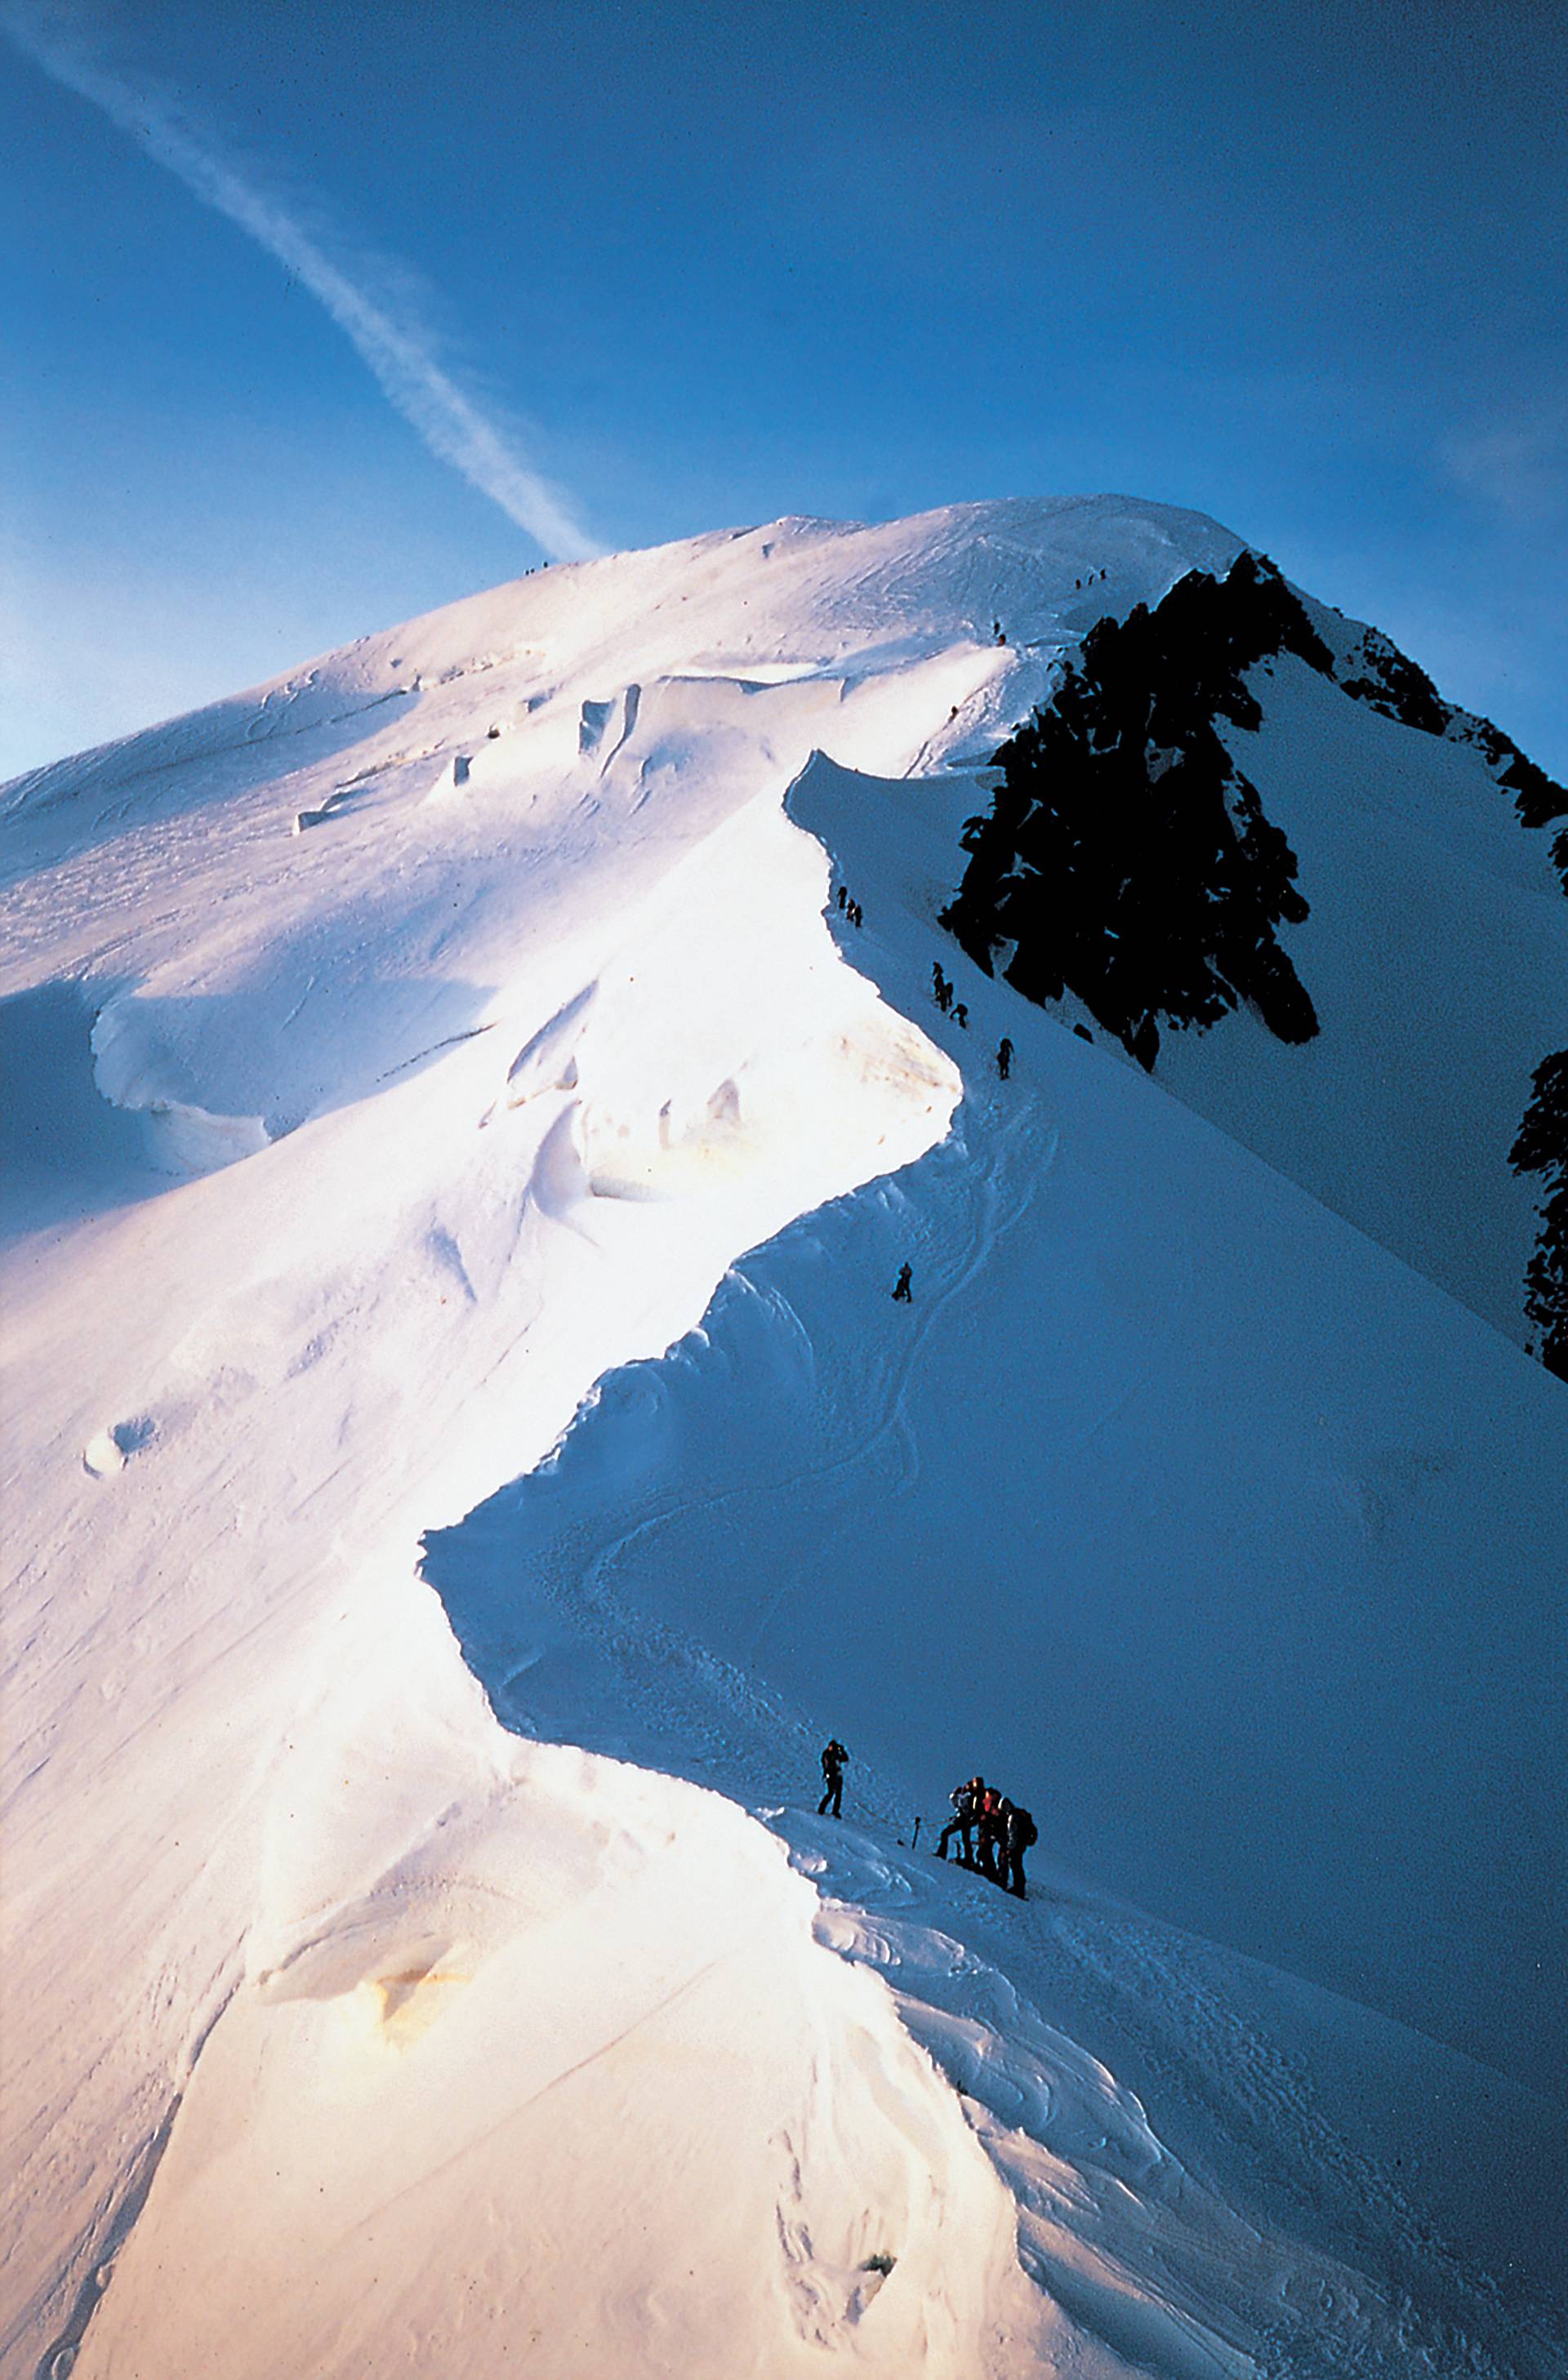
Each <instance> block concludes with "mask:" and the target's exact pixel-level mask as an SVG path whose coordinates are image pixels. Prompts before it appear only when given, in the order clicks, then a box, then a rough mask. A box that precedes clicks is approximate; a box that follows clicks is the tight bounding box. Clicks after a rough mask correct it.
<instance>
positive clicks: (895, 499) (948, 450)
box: [0, 0, 1568, 775]
mask: <svg viewBox="0 0 1568 2380" xmlns="http://www.w3.org/2000/svg"><path fill="white" fill-rule="evenodd" d="M24 11H25V13H24ZM7 22H9V23H10V24H11V25H12V26H13V27H20V29H21V30H22V33H23V36H24V38H25V39H26V40H27V41H28V42H31V43H33V44H34V45H36V42H37V39H38V30H37V29H38V27H39V25H40V24H41V23H43V26H44V35H43V38H44V39H45V40H46V41H48V42H54V43H55V45H56V46H58V44H59V43H60V42H67V43H68V44H70V45H72V46H73V49H74V53H75V55H77V56H78V57H79V58H80V57H86V58H87V59H88V61H89V63H90V67H91V71H92V72H94V73H100V74H107V75H108V76H109V77H110V78H112V79H113V83H114V87H115V90H116V91H119V92H120V93H121V95H122V97H124V98H125V99H126V108H125V109H124V110H122V115H123V118H124V120H123V121H122V122H121V123H116V122H115V121H112V120H111V116H110V115H109V114H106V113H105V112H104V110H103V107H102V106H100V105H96V104H94V103H92V101H91V99H89V98H85V97H83V96H82V95H81V94H80V92H79V91H75V90H70V89H67V88H65V87H63V86H62V84H61V83H60V82H59V81H58V80H57V79H51V78H50V77H49V76H48V75H46V74H45V73H44V72H43V71H41V70H40V67H39V66H38V64H37V63H36V62H35V59H34V58H33V57H32V56H30V55H24V54H23V52H22V51H21V50H18V47H17V46H16V45H15V42H0V155H4V157H5V159H6V164H5V166H4V168H3V179H4V188H3V197H0V204H3V207H4V219H3V222H0V320H3V321H4V322H5V324H6V363H7V370H6V373H5V375H4V386H3V389H0V473H3V483H4V487H5V492H6V494H5V507H4V516H3V517H0V644H3V647H4V652H3V654H0V774H8V773H10V772H11V771H15V770H18V769H20V768H23V767H25V766H28V765H30V763H32V762H33V761H36V760H40V759H47V758H50V757H53V756H55V755H56V754H59V753H62V752H65V751H67V750H70V749H73V748H75V747H79V746H81V745H83V744H86V743H89V742H91V741H94V740H97V739H100V738H103V737H104V736H107V735H114V734H116V733H119V732H122V731H124V730H126V729H128V728H132V727H135V726H137V725H140V724H143V723H145V722H148V721H149V720H151V719H153V718H156V717H160V716H164V715H166V714H168V713H169V712H171V711H175V710H182V709H185V708H188V707H189V706H190V705H192V704H194V703H197V702H200V701H202V700H205V699H207V698H211V697H213V696H216V695H218V694H221V693H225V692H228V691H232V690H234V689H235V688H237V687H238V686H242V685H245V684H248V683H249V682H250V681H252V680H254V679H257V678H260V677H262V676H267V675H271V674H273V673H274V672H276V671H278V670H281V669H284V668H286V667H287V666H289V665H290V664H292V663H294V662H298V661H301V660H303V659H305V658H307V657H309V656H310V654H312V653H314V652H317V651H320V650H324V649H326V648H328V647H331V646H333V645H334V644H338V643H342V642H345V641H346V640H347V639H349V638H350V637H355V636H357V635H359V634H362V633H364V632H366V631H368V630H371V629H372V628H376V627H379V626H383V625H389V624H391V623H393V622H395V621H396V620H398V619H401V618H403V617H406V616H407V615H408V614H410V613H415V612H419V611H422V610H425V609H428V608H429V607H430V606H432V605H433V604H436V603H441V602H444V601H448V600H449V599H451V598H452V597H454V596H456V595H460V594H464V593H467V592H468V591H470V590H471V589H475V588H477V587H480V586H484V585H488V584H492V583H493V582H495V581H497V580H500V579H504V578H507V577H513V576H515V575H516V574H517V572H518V571H520V570H522V569H523V568H525V567H526V566H527V565H529V564H530V563H532V562H533V561H535V560H536V559H537V558H538V553H539V548H538V546H537V545H536V543H535V542H534V540H532V538H530V536H529V534H528V532H527V530H526V529H525V528H522V527H521V526H519V524H518V522H517V520H516V519H514V518H512V517H509V516H508V514H507V512H506V511H504V509H502V507H501V506H500V505H499V504H497V503H496V502H494V501H492V496H490V495H487V494H485V493H483V492H480V489H479V488H477V487H476V486H474V485H472V484H470V482H469V481H468V480H466V479H465V478H464V477H463V476H462V474H461V472H460V471H459V470H457V469H455V468H453V467H452V465H451V464H450V463H449V462H448V461H445V460H443V459H441V457H440V456H439V455H437V454H436V453H434V452H432V449H431V446H430V445H429V444H428V443H425V439H424V438H423V437H422V436H421V434H420V429H419V426H418V425H417V424H416V423H414V422H411V421H410V420H409V419H407V418H406V415H405V413H403V412H400V411H399V410H398V409H397V407H396V406H395V404H394V403H392V402H389V400H388V397H387V395H385V393H384V392H383V387H382V386H381V385H380V384H378V382H377V379H376V378H375V376H374V374H373V372H372V371H371V369H370V368H369V367H368V366H367V363H366V361H365V360H364V358H363V357H362V355H361V354H360V353H359V352H358V351H357V350H356V348H355V346H353V345H352V344H351V343H350V340H349V339H348V338H347V337H346V335H345V334H344V331H343V329H342V328H341V327H340V326H339V324H338V322H334V320H333V319H331V317H330V315H329V313H328V311H327V310H324V309H323V306H322V303H320V302H319V299H318V296H317V295H313V294H312V291H311V287H310V273H309V271H307V272H306V273H304V274H303V276H302V275H301V273H300V272H299V271H298V270H297V269H293V268H291V267H289V266H287V265H286V264H285V263H283V262H280V261H278V259H277V257H276V256H275V255H273V254H270V253H268V252H267V251H266V250H265V249H264V248H263V247H262V246H261V245H259V244H258V241H257V239H256V238H255V237H252V236H251V235H250V234H249V233H248V231H247V230H246V229H244V228H242V227H241V226H240V225H238V224H237V223H236V222H234V221H233V220H231V219H229V218H228V217H226V216H225V214H223V213H221V212H216V211H214V209H213V207H212V206H210V205H206V204H203V203H201V200H199V199H198V197H197V196H196V195H194V194H193V192H192V190H191V189H190V188H188V186H187V184H186V183H185V182H184V181H182V180H181V179H180V178H178V176H176V173H173V172H171V171H169V170H168V168H167V165H166V164H164V163H160V162H158V160H157V159H156V158H155V157H153V156H152V155H150V154H149V153H148V152H147V150H146V148H145V146H144V145H142V143H141V141H140V140H139V138H138V127H139V126H140V124H141V123H143V122H144V121H148V120H151V119H152V117H154V116H157V117H158V120H159V121H163V122H168V121H177V122H178V123H180V124H183V125H184V126H185V127H186V128H187V129H192V128H193V137H194V138H195V140H196V141H197V144H198V146H199V147H200V148H201V151H202V153H203V154H204V156H205V157H206V158H207V159H208V160H209V162H211V161H213V160H216V161H217V162H218V164H220V165H221V166H222V167H224V168H225V169H226V170H227V171H228V172H229V173H230V174H231V176H237V178H238V183H239V184H240V185H241V186H242V187H243V188H245V189H246V190H248V191H249V192H251V193H252V194H259V201H258V202H259V204H260V205H261V208H262V209H263V211H264V212H265V213H266V215H267V218H268V220H269V221H273V222H282V223H285V224H286V225H289V226H291V227H292V228H293V230H294V231H296V232H298V231H301V230H302V231H303V233H304V235H305V236H306V237H307V238H308V239H309V241H310V243H311V253H312V254H313V255H314V256H316V257H317V258H318V259H324V260H325V261H326V263H327V264H328V265H330V267H331V269H332V270H333V271H334V272H337V273H341V274H342V275H343V276H345V278H346V283H347V285H350V286H351V287H352V288H353V289H354V290H355V291H356V292H359V293H360V294H361V295H363V296H365V297H368V299H369V300H370V302H371V304H372V306H373V307H374V308H375V309H376V310H378V315H379V318H381V319H389V320H391V321H393V322H395V323H397V324H398V325H400V326H404V327H407V326H408V325H415V326H417V339H416V343H417V345H418V347H419V355H420V357H421V358H423V359H424V360H425V361H427V362H429V363H430V364H432V366H433V368H434V369H436V370H439V371H441V372H443V373H444V374H445V375H446V379H447V381H448V382H449V383H451V384H453V385H455V386H456V389H457V390H458V391H459V392H460V393H461V395H462V398H463V401H464V402H465V403H466V404H467V405H468V407H470V408H471V409H472V411H473V412H474V414H475V415H476V417H477V418H478V419H480V420H481V421H482V422H483V423H484V424H485V425H487V426H489V427H494V428H496V429H497V430H498V431H499V432H500V435H501V436H502V438H503V439H504V443H505V445H506V448H507V450H508V451H509V452H510V453H511V454H512V455H514V456H516V457H517V458H518V459H519V461H520V464H521V466H522V467H523V470H524V475H525V477H526V475H527V473H528V471H529V470H532V471H536V472H538V473H539V474H541V475H542V477H543V478H544V479H545V480H548V481H549V482H550V483H551V484H552V486H553V489H554V490H555V491H557V492H558V495H559V509H560V511H561V512H563V513H565V515H566V516H570V517H571V518H572V519H575V520H576V521H577V522H578V523H580V524H581V526H582V528H583V529H584V531H585V532H586V534H587V535H588V536H590V537H591V539H592V540H595V541H596V542H597V543H599V544H602V545H603V546H606V547H615V546H623V545H633V544H645V543H650V542H653V541H656V540H661V539H664V538H672V537H679V536H683V535H687V534H689V533H691V532H694V531H696V530H699V529H703V528H715V527H719V526H722V525H725V524H729V523H734V522H743V521H754V520H762V519H767V518H771V517H772V516H775V515H777V514H779V513H784V512H809V513H820V514H828V515H834V516H857V517H868V516H886V515H891V514H896V513H903V512H910V511H916V510H918V509H920V508H922V507H924V506H927V505H930V504H942V503H947V502H952V501H955V500H959V499H965V498H970V497H979V496H992V495H1012V494H1031V493H1044V492H1059V491H1088V490H1098V489H1112V490H1119V491H1123V492H1133V493H1139V494H1147V495H1149V496H1153V497H1158V498H1161V499H1164V500H1168V501H1172V502H1175V503H1179V504H1191V505H1194V506H1197V507H1198V508H1199V509H1201V510H1203V511H1206V512H1209V513H1213V514H1215V515H1217V516H1219V517H1220V518H1221V519H1222V520H1224V521H1225V522H1227V523H1228V524H1229V525H1230V526H1231V527H1233V528H1235V529H1237V530H1238V531H1239V532H1240V533H1241V534H1242V535H1244V536H1246V537H1247V538H1248V539H1250V540H1253V541H1255V542H1256V543H1258V544H1261V545H1263V546H1264V547H1266V548H1267V549H1268V550H1269V551H1270V553H1273V554H1274V556H1275V558H1276V559H1277V560H1278V561H1279V562H1280V563H1281V565H1282V566H1283V567H1284V569H1285V570H1286V571H1287V572H1288V573H1289V574H1290V575H1291V576H1292V577H1295V578H1296V579H1298V580H1299V581H1300V582H1301V583H1303V584H1304V585H1306V586H1307V587H1309V588H1310V589H1312V590H1313V591H1314V592H1315V593H1317V594H1319V595H1321V596H1323V597H1324V598H1326V599H1327V600H1328V601H1332V602H1337V603H1339V604H1340V605H1342V606H1343V608H1344V609H1345V610H1347V611H1350V612H1353V613H1359V614H1360V615H1361V616H1363V617H1367V618H1371V619H1374V620H1376V621H1377V622H1378V623H1379V624H1380V625H1382V626H1384V627H1386V628H1387V629H1388V630H1389V631H1390V632H1391V633H1392V635H1393V636H1394V637H1396V638H1397V639H1398V640H1399V641H1400V642H1401V643H1402V644H1403V645H1404V646H1405V648H1406V649H1407V650H1410V651H1411V652H1412V653H1413V654H1414V655H1415V656H1416V659H1418V660H1419V661H1421V662H1423V663H1424V664H1425V665H1426V666H1427V667H1428V669H1429V670H1430V671H1431V672H1432V673H1433V674H1434V675H1435V676H1436V677H1437V679H1438V681H1439V683H1440V686H1442V687H1443V688H1444V690H1445V691H1446V692H1448V693H1450V694H1451V695H1453V696H1454V697H1455V698H1459V699H1461V700H1464V701H1466V702H1468V703H1471V704H1473V705H1474V706H1476V707H1477V708H1479V709H1481V710H1486V711H1488V712H1489V713H1490V714H1491V715H1492V716H1494V717H1495V718H1497V719H1498V720H1499V722H1501V724H1502V725H1503V726H1505V727H1506V728H1508V729H1509V731H1510V732H1511V733H1513V734H1514V735H1516V736H1518V738H1519V739H1520V740H1521V742H1523V744H1524V745H1525V748H1526V749H1527V750H1529V751H1531V752H1532V753H1533V755H1534V756H1535V757H1536V758H1537V759H1539V760H1541V761H1542V762H1543V763H1545V764H1546V765H1547V766H1549V767H1550V768H1552V769H1553V770H1554V771H1556V772H1557V773H1558V774H1560V775H1561V774H1562V773H1563V772H1564V771H1568V671H1565V670H1564V668H1563V664H1562V654H1563V651H1564V648H1565V646H1568V572H1565V570H1564V567H1563V556H1564V550H1565V546H1568V308H1565V306H1564V297H1565V295H1568V255H1565V249H1568V142H1565V140H1564V136H1563V133H1562V123H1563V121H1564V120H1565V118H1568V14H1565V12H1563V11H1562V9H1561V8H1560V7H1558V6H1555V5H1553V6H1543V5H1539V0H1510V5H1509V6H1506V7H1504V6H1479V5H1466V6H1447V5H1443V0H1426V5H1420V6H1417V5H1415V0H1406V5H1404V6H1397V7H1396V6H1384V5H1381V0H1360V5H1357V6H1347V5H1342V0H1291V5H1270V0H1252V5H1247V6H1240V5H1235V6H1232V5H1221V6H1208V7H1205V8H1202V9H1195V10H1192V11H1190V12H1185V11H1184V10H1183V9H1182V8H1180V7H1179V6H1176V5H1173V0H1159V5H1156V0H1137V5H1130V4H1129V0H1098V5H1094V6H1088V5H1084V0H1079V5H1078V6H1076V7H1073V8H1068V7H1064V6H1056V5H1053V0H1041V5H1032V6H1013V7H1011V8H1006V9H1004V8H1002V7H1000V6H995V5H991V0H976V5H972V6H966V7H958V6H945V5H944V6H929V5H923V0H914V5H909V0H906V5H905V6H902V7H900V8H898V9H896V10H890V9H885V8H871V7H863V6H856V5H853V0H837V5H831V6H830V5H815V0H789V5H784V0H762V5H756V6H749V7H747V8H744V9H737V10H733V11H732V10H726V9H723V8H722V7H719V6H709V5H703V6H699V5H696V4H695V0H647V5H645V0H631V5H627V6H603V5H596V0H575V5H557V0H529V6H518V7H516V8H514V7H512V6H505V7H502V6H494V5H493V4H492V0H482V5H481V0H462V5H454V0H445V5H444V0H419V5H417V6H416V5H412V0H354V5H352V6H346V5H345V6H332V7H329V6H315V7H313V8H310V9H306V10H294V9H289V8H286V7H285V6H281V5H278V0H270V5H265V6H263V5H261V0H254V5H248V6H238V5H235V0H201V5H187V0H138V5H137V6H134V7H130V6H125V7H122V8H121V9H119V10H118V11H115V10H113V9H111V8H107V7H103V8H96V9H93V10H91V12H90V11H87V10H85V9H79V8H75V7H70V6H51V7H49V8H48V10H47V14H46V15H42V14H41V11H40V9H39V8H38V7H37V6H32V5H30V0H0V26H3V25H5V24H6V23H7ZM425 427H426V430H427V431H428V429H429V424H428V422H427V423H426V425H425ZM526 508H527V507H526V506H525V509H526Z"/></svg>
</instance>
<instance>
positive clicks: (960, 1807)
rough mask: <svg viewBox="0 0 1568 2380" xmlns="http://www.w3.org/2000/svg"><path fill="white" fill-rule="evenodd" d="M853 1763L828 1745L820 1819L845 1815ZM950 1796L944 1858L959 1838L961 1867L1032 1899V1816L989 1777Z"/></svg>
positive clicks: (941, 1845)
mask: <svg viewBox="0 0 1568 2380" xmlns="http://www.w3.org/2000/svg"><path fill="white" fill-rule="evenodd" d="M848 1759H849V1755H848V1753H847V1752H846V1751H845V1748H844V1746H843V1744H842V1743H840V1742H839V1740H838V1738H837V1736H836V1735H835V1736H833V1737H831V1738H830V1739H829V1741H828V1742H827V1743H825V1744H824V1745H823V1746H822V1798H821V1800H820V1802H819V1803H818V1804H817V1815H818V1816H819V1817H820V1818H841V1817H842V1816H843V1815H844V1772H845V1766H846V1765H847V1763H848ZM949 1798H950V1799H951V1801H952V1803H953V1815H952V1817H951V1818H950V1819H949V1820H948V1822H947V1824H946V1826H945V1827H943V1828H942V1834H941V1837H940V1839H939V1840H938V1842H937V1847H936V1855H937V1857H938V1859H939V1860H944V1859H945V1858H946V1857H947V1846H948V1844H949V1843H950V1842H951V1841H952V1840H953V1838H954V1835H956V1836H957V1837H958V1841H959V1851H958V1864H959V1866H960V1867H969V1868H973V1869H974V1871H975V1873H976V1875H977V1876H990V1878H991V1882H992V1884H999V1885H1001V1887H1002V1888H1003V1892H1011V1893H1015V1894H1016V1896H1017V1898H1018V1899H1019V1900H1027V1898H1028V1894H1027V1888H1026V1884H1025V1879H1024V1854H1025V1852H1027V1850H1028V1849H1029V1847H1030V1845H1031V1844H1033V1843H1037V1842H1039V1828H1038V1827H1037V1826H1036V1825H1035V1822H1034V1820H1033V1819H1032V1818H1031V1817H1030V1815H1029V1814H1028V1812H1027V1810H1026V1809H1024V1808H1022V1807H1021V1806H1020V1804H1019V1803H1016V1802H1010V1801H1009V1800H1008V1798H1007V1796H1006V1794H1005V1793H999V1792H997V1791H996V1789H995V1788H994V1786H991V1785H988V1784H987V1783H986V1780H985V1779H984V1778H983V1777H971V1778H970V1779H969V1780H968V1782H967V1784H965V1785H956V1786H954V1790H953V1792H952V1794H951V1796H950V1797H949ZM915 1840H916V1842H917V1843H918V1841H919V1840H920V1821H919V1820H918V1818H917V1819H916V1821H915Z"/></svg>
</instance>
